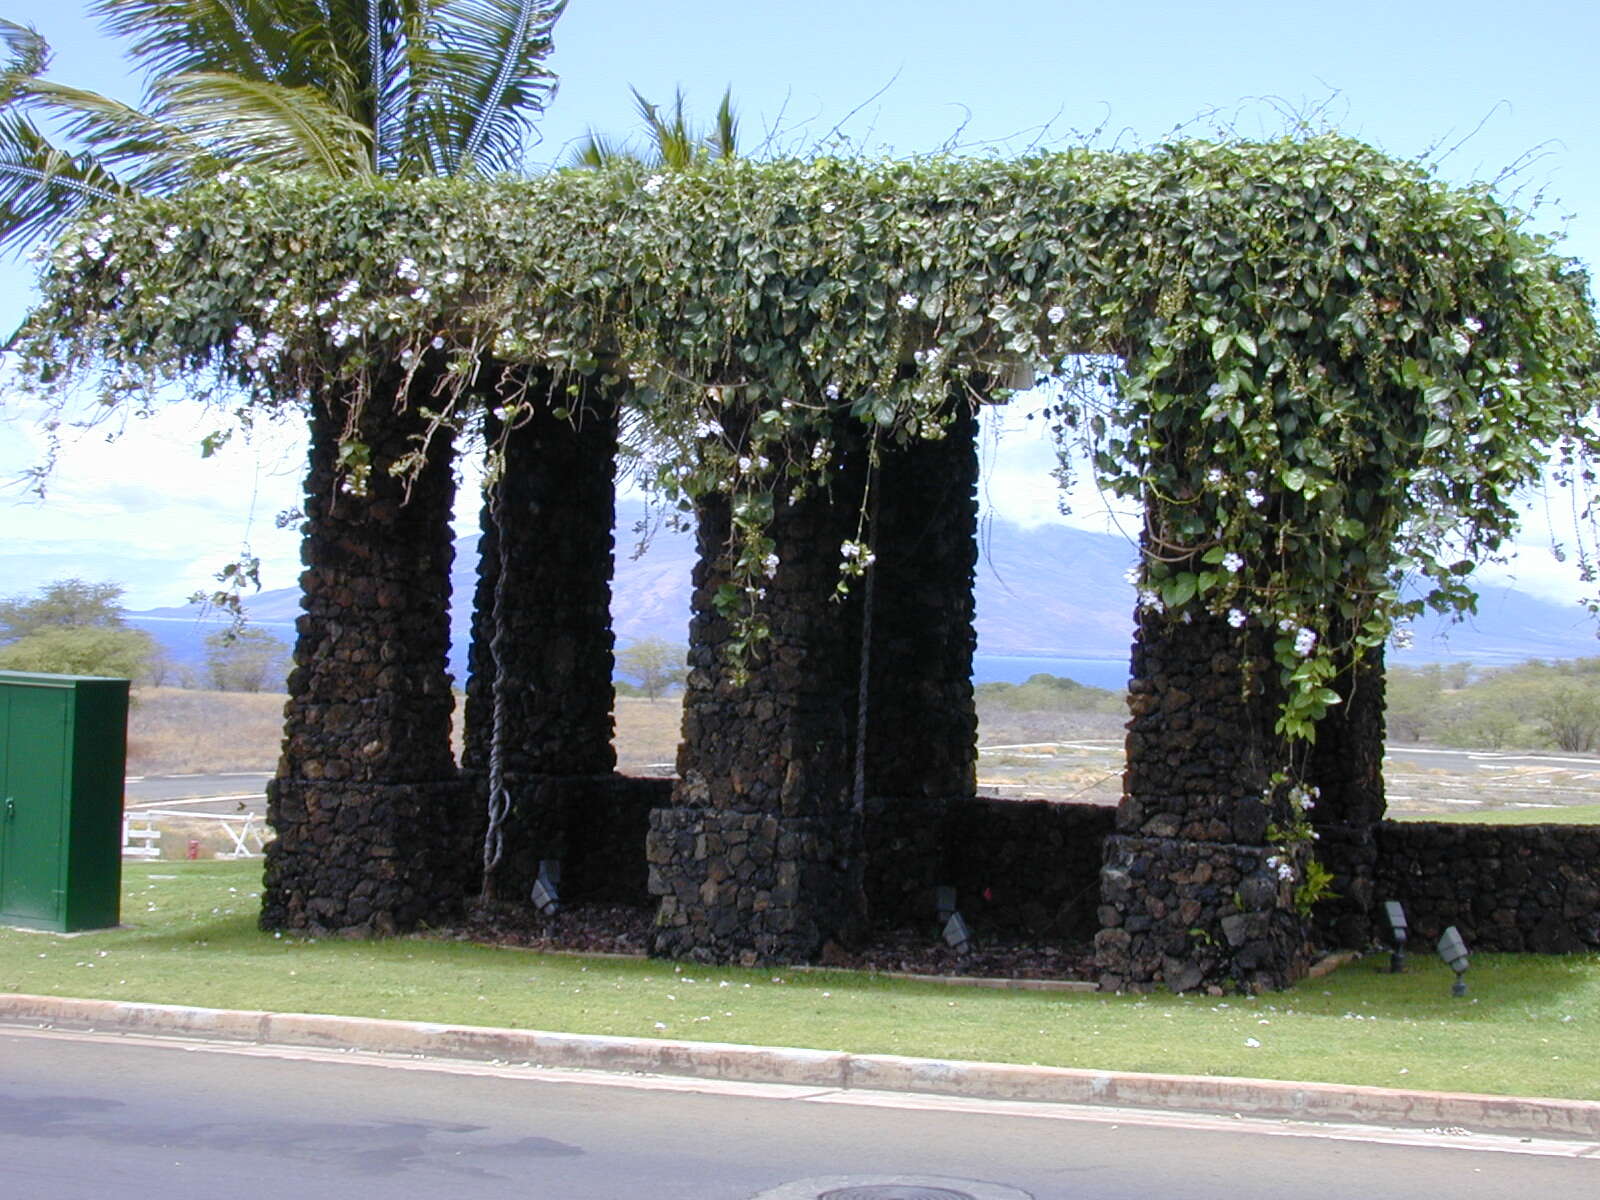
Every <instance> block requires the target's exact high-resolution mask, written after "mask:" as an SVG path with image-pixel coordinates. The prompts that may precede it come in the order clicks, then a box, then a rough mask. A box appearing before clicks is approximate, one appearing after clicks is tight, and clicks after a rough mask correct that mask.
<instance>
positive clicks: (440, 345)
mask: <svg viewBox="0 0 1600 1200" xmlns="http://www.w3.org/2000/svg"><path fill="white" fill-rule="evenodd" d="M428 345H430V346H432V347H433V348H434V349H435V350H443V349H444V338H442V337H438V336H435V337H434V339H433V341H431V342H429V343H428Z"/></svg>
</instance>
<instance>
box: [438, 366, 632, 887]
mask: <svg viewBox="0 0 1600 1200" xmlns="http://www.w3.org/2000/svg"><path fill="white" fill-rule="evenodd" d="M542 391H543V389H538V390H536V391H535V392H534V393H532V394H531V398H532V402H533V405H534V407H533V410H532V412H531V413H530V414H529V415H528V416H527V417H526V419H525V420H523V421H522V422H521V423H519V424H517V425H516V426H515V427H514V428H512V429H510V430H505V429H503V428H502V427H501V426H500V425H499V423H498V422H497V421H495V420H494V418H493V417H490V418H489V422H488V429H487V434H488V436H489V437H490V438H491V439H492V440H498V441H500V443H501V445H502V446H503V453H504V475H503V477H502V480H501V483H500V485H499V486H500V488H501V489H502V490H501V492H500V496H499V501H498V507H496V505H494V504H486V505H485V506H484V509H483V516H482V529H483V535H482V538H481V540H480V541H479V562H478V586H477V593H476V598H475V604H474V611H473V624H472V649H471V656H470V660H469V662H470V672H471V674H470V678H469V681H468V684H467V700H466V727H465V737H464V745H463V752H462V766H463V768H464V773H465V774H466V775H467V776H468V778H470V779H471V780H472V782H473V786H474V790H475V792H476V794H477V796H478V800H479V803H478V806H477V811H476V812H475V814H474V819H473V821H472V830H473V832H474V837H475V841H474V849H473V851H472V853H473V854H474V856H475V861H476V862H478V863H479V864H480V865H481V860H482V851H481V847H482V839H483V833H484V830H485V828H486V824H487V818H486V815H485V808H486V805H487V799H488V781H489V773H490V763H491V756H492V752H493V743H494V707H495V692H496V686H497V679H498V684H499V687H500V691H501V693H502V697H503V704H504V711H503V713H502V721H503V729H502V732H501V744H502V769H503V771H504V778H505V784H506V787H507V789H508V791H509V792H510V795H511V810H510V813H509V815H508V816H507V818H506V821H505V824H504V826H503V833H504V846H505V850H504V857H503V858H502V861H501V863H500V865H499V867H498V868H497V869H496V871H495V872H494V877H493V890H494V892H495V893H496V894H498V895H502V896H507V897H509V896H513V895H516V896H525V895H526V894H527V892H528V889H529V888H530V887H531V886H532V883H533V880H534V879H535V878H536V877H537V874H538V864H539V861H540V860H541V859H546V858H553V859H560V860H566V859H568V858H569V857H570V856H571V855H572V854H573V853H575V852H578V851H580V849H581V848H580V847H578V846H576V845H574V844H573V843H572V838H573V837H575V836H576V837H580V838H581V833H579V832H578V831H576V830H574V829H573V828H572V819H573V815H574V814H578V815H579V816H581V814H582V813H583V812H584V811H585V810H586V809H588V808H591V807H593V806H596V805H603V804H605V803H606V800H607V797H608V795H609V794H610V792H609V789H610V785H611V780H612V772H613V770H614V768H615V766H616V752H615V750H614V749H613V747H612V740H611V735H612V704H613V689H612V682H611V671H612V646H613V636H612V632H611V577H612V569H613V556H612V549H613V547H612V524H613V521H614V516H615V504H616V501H615V468H616V448H617V415H616V406H615V404H614V403H610V402H608V401H607V400H606V398H604V397H602V396H600V395H599V394H598V392H595V391H591V392H590V393H589V394H588V395H587V396H586V397H584V403H582V404H573V403H572V398H571V397H569V396H567V395H565V394H564V393H562V394H561V399H562V400H563V401H565V402H566V403H567V404H568V405H570V406H571V408H570V415H569V410H566V409H564V410H563V412H561V413H558V412H556V411H554V409H553V402H552V401H551V400H550V399H549V397H547V396H545V395H544V394H542ZM502 562H503V563H504V565H505V568H506V578H505V581H504V582H505V586H504V587H503V588H502V597H503V605H504V612H503V613H502V614H501V622H500V623H501V629H500V632H499V636H498V637H496V619H495V589H496V584H497V582H498V581H499V580H500V573H501V565H502ZM641 849H642V848H641ZM569 882H570V883H572V884H574V885H575V886H579V887H581V882H582V881H580V880H570V881H569Z"/></svg>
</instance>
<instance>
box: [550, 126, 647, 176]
mask: <svg viewBox="0 0 1600 1200" xmlns="http://www.w3.org/2000/svg"><path fill="white" fill-rule="evenodd" d="M633 157H635V156H634V155H633V154H631V153H630V152H629V151H627V150H625V149H623V148H622V147H621V146H619V145H617V144H616V143H615V142H612V141H610V140H608V139H607V138H606V136H605V135H604V134H602V133H599V132H597V131H596V130H593V129H591V130H589V131H588V133H587V134H585V135H584V139H583V141H582V142H580V143H578V145H576V146H574V147H573V149H572V153H571V154H569V155H567V161H566V165H567V166H568V167H580V168H588V169H590V170H595V171H598V170H599V169H601V168H602V167H608V166H610V165H611V164H613V163H618V162H625V161H627V160H628V159H630V158H633Z"/></svg>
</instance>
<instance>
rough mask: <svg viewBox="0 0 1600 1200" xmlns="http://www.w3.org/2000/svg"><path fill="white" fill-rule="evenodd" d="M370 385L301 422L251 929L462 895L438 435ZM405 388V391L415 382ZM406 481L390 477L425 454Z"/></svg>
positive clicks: (439, 908)
mask: <svg viewBox="0 0 1600 1200" xmlns="http://www.w3.org/2000/svg"><path fill="white" fill-rule="evenodd" d="M386 382H387V386H383V382H382V381H380V385H379V386H375V387H374V388H373V389H372V394H371V395H369V396H368V397H366V399H365V402H364V403H362V404H360V406H359V409H358V411H357V414H356V415H355V416H354V417H352V415H351V411H352V408H354V407H355V405H354V404H353V403H352V402H351V401H350V399H349V397H347V396H343V395H335V396H330V397H326V398H320V399H319V400H318V401H317V403H316V404H315V406H314V408H313V410H312V413H311V420H310V433H311V449H310V454H309V470H308V473H307V476H306V523H305V529H304V532H305V537H304V542H303V544H302V550H301V555H302V560H303V561H304V563H305V567H306V569H305V572H304V574H302V576H301V580H300V582H301V588H302V590H303V592H304V595H303V597H302V599H301V606H302V608H303V609H304V612H303V613H302V615H301V616H300V618H299V620H298V622H297V623H296V629H297V633H298V636H297V639H296V644H295V654H294V664H295V665H294V668H293V669H292V670H291V672H290V674H289V681H288V689H289V700H288V703H287V705H286V707H285V713H284V717H285V726H284V742H283V755H282V758H281V759H280V760H279V765H278V773H277V778H276V779H274V780H273V781H272V783H271V784H270V785H269V787H268V821H269V823H270V824H271V825H272V826H273V828H274V829H275V830H276V832H277V837H276V839H275V840H274V841H273V842H272V843H270V844H269V845H268V847H267V859H266V880H265V888H264V890H263V893H262V911H261V925H262V927H263V928H266V929H297V930H305V931H307V932H312V933H319V932H331V931H338V932H344V933H352V934H386V933H393V932H396V931H400V930H406V929H411V928H413V927H415V926H417V925H418V924H421V923H424V922H427V921H431V920H434V919H437V918H441V917H446V916H448V915H450V914H451V913H453V912H454V911H455V910H456V909H457V908H458V906H459V903H460V901H461V899H462V896H463V894H464V890H465V887H466V882H467V880H466V877H465V875H464V874H463V871H462V866H461V857H462V856H461V849H462V847H461V844H460V843H461V837H460V833H459V831H460V830H461V828H462V827H463V818H464V816H465V813H464V808H465V805H466V799H467V798H466V792H465V790H464V789H463V788H462V786H461V783H460V780H459V778H458V775H457V772H456V767H455V763H454V760H453V759H452V757H451V753H450V712H451V707H452V705H453V703H454V701H453V698H452V696H451V692H450V676H449V675H448V674H447V672H446V669H445V664H446V655H447V652H448V649H449V641H450V619H449V604H450V562H451V557H452V547H451V531H450V510H451V504H452V501H453V499H454V495H455V483H454V479H453V477H452V472H451V454H452V440H451V436H450V431H449V429H448V428H442V427H441V428H439V429H436V430H433V431H432V432H431V434H429V432H428V428H427V426H428V422H427V420H426V419H425V418H423V417H421V416H419V415H418V414H417V412H416V411H415V410H414V409H412V408H410V407H407V406H406V401H405V399H404V396H403V394H402V396H401V398H400V399H398V400H396V399H394V397H395V395H396V391H397V388H398V386H399V385H398V381H397V380H392V379H391V380H388V381H386ZM421 386H422V385H421V384H414V385H413V391H414V394H420V393H416V388H418V387H421ZM424 437H426V439H427V440H426V442H425V448H424V451H423V452H424V459H423V462H422V465H421V468H420V471H418V472H417V474H416V475H415V477H414V478H412V479H410V480H409V481H408V480H407V479H405V478H399V477H396V476H394V475H392V474H391V473H390V470H389V468H390V467H391V466H392V465H393V464H394V463H396V462H397V461H399V460H400V459H401V458H402V457H404V456H406V455H408V454H411V453H413V452H415V451H417V450H418V449H419V446H423V443H419V441H418V440H417V439H419V438H424ZM341 438H343V440H344V441H345V443H346V444H347V445H353V444H356V443H359V444H362V445H364V446H365V447H366V448H367V455H368V461H369V463H370V468H371V470H370V475H369V484H368V492H367V494H366V495H356V494H354V493H353V492H352V491H351V490H350V489H349V476H348V473H347V469H346V468H345V467H342V466H341V463H340V442H341Z"/></svg>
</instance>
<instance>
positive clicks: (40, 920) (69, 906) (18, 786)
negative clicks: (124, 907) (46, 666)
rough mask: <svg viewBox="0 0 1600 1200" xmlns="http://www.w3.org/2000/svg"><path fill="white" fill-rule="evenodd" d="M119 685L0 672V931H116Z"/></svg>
mask: <svg viewBox="0 0 1600 1200" xmlns="http://www.w3.org/2000/svg"><path fill="white" fill-rule="evenodd" d="M127 756H128V681H127V680H126V679H97V678H90V677H86V676H80V675H34V674H29V673H25V672H21V671H0V925H25V926H29V927H31V928H34V929H54V930H57V931H60V932H63V933H68V932H71V931H72V930H75V929H102V928H104V927H106V926H108V925H115V924H116V923H117V917H118V908H119V901H120V899H121V895H122V780H123V770H124V766H125V764H126V762H127Z"/></svg>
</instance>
